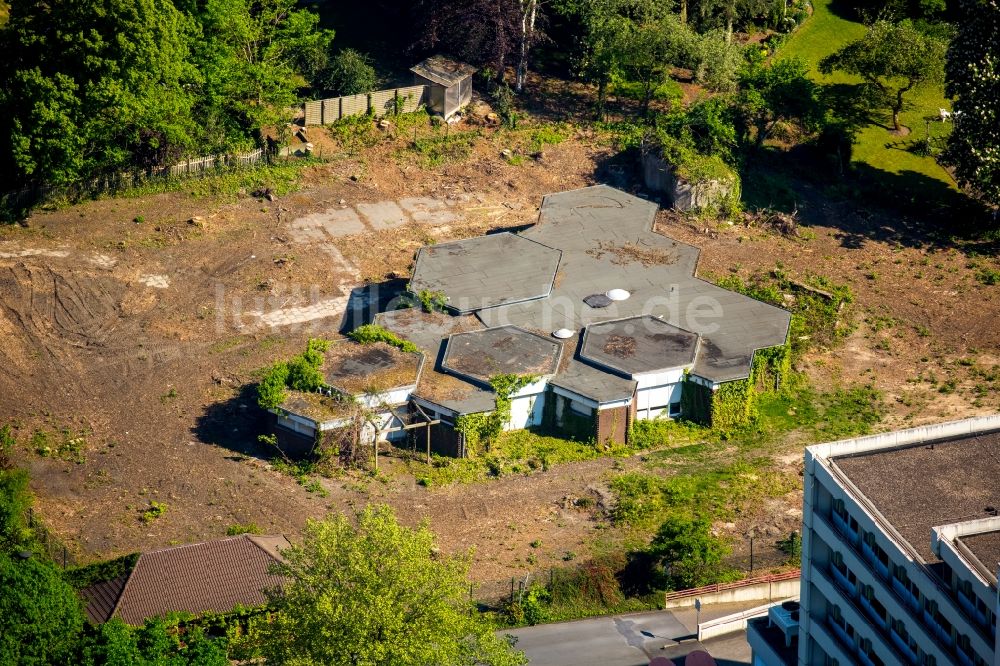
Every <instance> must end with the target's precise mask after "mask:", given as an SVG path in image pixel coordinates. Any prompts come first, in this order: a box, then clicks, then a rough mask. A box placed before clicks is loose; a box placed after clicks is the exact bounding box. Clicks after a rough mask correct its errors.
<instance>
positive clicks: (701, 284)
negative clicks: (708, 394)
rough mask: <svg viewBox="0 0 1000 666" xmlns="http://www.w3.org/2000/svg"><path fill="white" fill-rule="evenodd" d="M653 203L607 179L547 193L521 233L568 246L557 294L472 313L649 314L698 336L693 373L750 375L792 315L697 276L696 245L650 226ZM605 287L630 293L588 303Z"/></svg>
mask: <svg viewBox="0 0 1000 666" xmlns="http://www.w3.org/2000/svg"><path fill="white" fill-rule="evenodd" d="M656 210H657V206H656V204H654V203H651V202H649V201H645V200H643V199H640V198H638V197H634V196H632V195H630V194H627V193H625V192H622V191H620V190H616V189H614V188H611V187H608V186H605V185H598V186H594V187H588V188H584V189H581V190H572V191H570V192H560V193H557V194H550V195H548V196H546V197H545V199H544V201H543V203H542V208H541V212H540V213H539V219H538V224H536V225H535V226H533V227H531V228H530V229H527V230H525V231H524V232H522V233H521V235H522V236H524V237H525V238H530V239H532V240H536V241H538V242H540V243H542V244H544V245H547V246H550V247H557V248H559V249H561V250H562V251H563V256H562V260H561V261H560V263H559V271H558V274H557V277H556V280H555V283H554V286H553V289H552V293H551V294H550V295H549V297H548V298H547V299H544V300H537V301H530V302H522V303H516V304H511V305H503V306H500V307H496V308H490V309H485V310H481V311H479V312H477V313H476V316H477V317H479V318H480V319H481V320H482V321H483V323H485V324H486V325H487V326H498V325H501V324H513V325H515V326H520V327H522V328H529V329H535V330H555V329H558V328H568V329H571V330H574V331H579V330H582V329H583V328H585V327H587V326H589V325H591V324H594V323H599V322H604V321H609V320H614V319H623V318H627V317H635V316H639V315H643V314H652V315H655V316H658V317H660V318H662V319H663V320H665V321H667V322H668V323H670V324H672V325H674V326H677V327H679V328H683V329H685V330H688V331H691V332H693V333H697V334H699V335H701V337H702V341H701V345H700V350H699V353H698V356H697V357H696V359H695V363H694V367H693V368H692V372H694V373H695V374H697V375H699V376H702V377H705V378H706V379H709V380H711V381H715V382H726V381H731V380H734V379H742V378H744V377H747V376H749V374H750V364H751V361H752V359H753V353H754V351H755V350H757V349H762V348H766V347H774V346H777V345H781V344H784V342H785V337H786V336H787V334H788V326H789V323H790V321H791V314H790V313H789V312H787V311H786V310H783V309H781V308H778V307H775V306H773V305H769V304H767V303H763V302H761V301H757V300H754V299H752V298H749V297H747V296H744V295H743V294H739V293H736V292H733V291H729V290H727V289H723V288H721V287H718V286H716V285H714V284H711V283H710V282H707V281H705V280H701V279H699V278H697V277H694V273H695V268H696V266H697V262H698V254H699V250H698V248H696V247H693V246H691V245H686V244H684V243H680V242H678V241H676V240H673V239H671V238H668V237H666V236H663V235H660V234H658V233H654V232H653V221H654V218H655V216H656ZM609 289H625V290H627V291H629V292H630V293H631V297H630V298H629V299H628V300H625V301H618V302H615V303H612V304H611V306H609V307H607V308H591V307H589V306H587V305H586V304H584V302H583V299H584V298H586V297H588V296H590V295H593V294H603V293H605V292H607V291H608V290H609Z"/></svg>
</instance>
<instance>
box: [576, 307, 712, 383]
mask: <svg viewBox="0 0 1000 666" xmlns="http://www.w3.org/2000/svg"><path fill="white" fill-rule="evenodd" d="M698 342H699V340H698V335H697V334H696V333H692V332H690V331H685V330H684V329H683V328H678V327H676V326H673V325H672V324H668V323H667V322H665V321H663V320H662V319H660V318H658V317H653V316H651V315H641V316H639V317H629V318H627V319H617V320H615V321H608V322H603V323H601V324H592V325H590V326H588V327H587V328H586V330H585V331H584V333H583V342H582V344H581V347H580V357H581V358H584V359H586V360H588V361H590V362H592V363H596V364H597V365H601V366H604V367H606V368H610V369H612V370H616V371H618V372H620V373H623V374H625V375H628V376H634V375H641V374H645V373H649V372H657V371H659V370H669V369H671V368H678V367H683V366H687V365H691V364H692V363H694V358H695V355H696V354H697V353H698Z"/></svg>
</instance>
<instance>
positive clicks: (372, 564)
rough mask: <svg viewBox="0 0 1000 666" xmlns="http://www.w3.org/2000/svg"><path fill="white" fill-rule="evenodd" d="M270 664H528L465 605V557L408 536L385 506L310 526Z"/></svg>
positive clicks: (278, 600)
mask: <svg viewBox="0 0 1000 666" xmlns="http://www.w3.org/2000/svg"><path fill="white" fill-rule="evenodd" d="M282 554H283V555H284V558H285V562H284V563H283V564H281V565H279V566H278V567H277V572H278V573H280V574H282V575H284V576H286V577H287V578H288V580H289V583H288V585H287V586H286V587H285V588H284V589H283V590H282V591H280V592H276V593H274V595H273V596H274V598H273V599H272V603H273V605H274V609H275V611H276V613H275V615H274V619H273V621H272V622H271V623H270V624H268V625H267V626H266V627H265V629H264V636H263V654H264V656H265V657H266V658H267V661H268V663H274V664H291V663H294V664H298V665H302V666H306V665H309V664H317V665H318V664H324V665H330V666H338V665H343V666H353V665H358V666H375V665H380V664H398V665H400V666H410V665H413V666H417V665H420V666H431V665H438V666H464V665H468V666H474V665H476V664H484V665H493V666H507V665H515V664H524V663H525V660H524V658H523V655H522V654H521V653H519V652H515V651H514V650H513V649H512V648H511V646H510V644H509V643H508V642H506V641H505V640H503V639H501V638H498V637H497V636H496V635H495V634H494V633H493V627H492V626H490V624H489V623H488V622H487V621H485V620H484V619H483V618H482V617H481V616H479V615H478V614H477V613H476V612H475V611H474V609H473V607H472V605H471V602H470V601H469V599H468V582H467V579H466V575H467V572H468V567H469V562H468V559H467V558H464V557H449V556H444V555H441V554H439V553H438V551H437V548H436V547H435V543H434V536H433V534H432V533H431V532H430V530H429V529H428V528H427V526H426V525H422V526H420V527H419V528H417V529H415V530H411V529H408V528H406V527H403V526H401V525H400V524H399V523H398V522H397V520H396V517H395V515H394V514H393V513H392V510H391V509H389V508H388V507H386V506H379V507H368V508H366V509H365V510H364V511H361V512H360V513H358V514H357V516H356V525H355V524H352V522H351V521H350V520H349V519H348V518H346V517H344V516H342V515H337V516H333V517H330V518H327V519H325V520H322V521H310V522H309V523H308V524H307V525H306V528H305V532H304V539H303V543H302V545H301V546H293V547H292V548H290V549H288V550H285V551H284V552H283V553H282Z"/></svg>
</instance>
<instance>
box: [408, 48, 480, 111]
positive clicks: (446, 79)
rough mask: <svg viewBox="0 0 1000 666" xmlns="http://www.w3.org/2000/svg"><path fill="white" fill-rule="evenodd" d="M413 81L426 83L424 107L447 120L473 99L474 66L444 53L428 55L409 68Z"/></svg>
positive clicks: (420, 83)
mask: <svg viewBox="0 0 1000 666" xmlns="http://www.w3.org/2000/svg"><path fill="white" fill-rule="evenodd" d="M410 71H411V72H413V83H414V85H418V86H419V85H424V86H427V87H428V96H427V110H428V111H430V112H431V113H435V114H438V115H441V116H443V117H444V119H445V120H448V119H449V118H451V117H452V116H453V115H455V114H456V113H458V111H459V110H460V109H461V108H462V107H463V106H465V105H467V104H468V103H469V102H471V101H472V75H473V74H475V73H476V68H475V67H473V66H472V65H467V64H465V63H463V62H458V61H455V60H450V59H449V58H445V57H444V56H440V55H436V56H431V57H430V58H428V59H427V60H424V61H423V62H421V63H419V64H417V65H414V66H413V67H411V68H410Z"/></svg>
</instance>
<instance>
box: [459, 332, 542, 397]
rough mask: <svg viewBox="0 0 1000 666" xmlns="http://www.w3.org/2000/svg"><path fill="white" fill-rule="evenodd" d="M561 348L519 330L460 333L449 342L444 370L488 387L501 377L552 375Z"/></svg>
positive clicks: (538, 336) (534, 334)
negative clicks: (493, 380)
mask: <svg viewBox="0 0 1000 666" xmlns="http://www.w3.org/2000/svg"><path fill="white" fill-rule="evenodd" d="M561 351H562V345H561V344H559V343H558V342H556V341H555V340H554V339H552V338H546V337H542V336H541V335H538V334H536V333H532V332H530V331H525V330H524V329H520V328H517V327H516V326H499V327H497V328H487V329H484V330H482V331H471V332H469V333H457V334H455V335H452V336H451V337H450V338H449V339H448V346H447V348H446V349H445V353H444V359H443V360H442V362H441V367H443V368H444V369H445V370H447V371H449V372H451V373H454V374H456V375H462V376H465V377H468V378H470V379H472V380H475V381H478V382H481V383H486V384H489V380H490V377H493V376H495V375H502V374H516V375H539V376H543V375H551V374H554V373H555V371H556V369H557V368H558V367H559V354H560V352H561Z"/></svg>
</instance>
